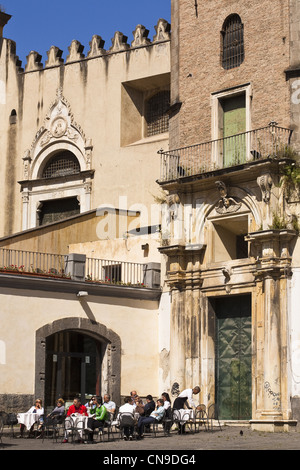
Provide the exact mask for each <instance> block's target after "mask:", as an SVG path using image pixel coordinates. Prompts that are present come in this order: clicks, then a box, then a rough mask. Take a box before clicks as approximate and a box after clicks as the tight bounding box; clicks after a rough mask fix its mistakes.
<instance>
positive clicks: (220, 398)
mask: <svg viewBox="0 0 300 470" xmlns="http://www.w3.org/2000/svg"><path fill="white" fill-rule="evenodd" d="M215 312H216V397H217V403H218V406H219V413H220V418H221V419H250V418H251V391H252V380H251V362H252V351H251V298H250V296H237V297H230V298H223V299H220V300H216V302H215Z"/></svg>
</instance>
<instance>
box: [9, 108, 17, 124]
mask: <svg viewBox="0 0 300 470" xmlns="http://www.w3.org/2000/svg"><path fill="white" fill-rule="evenodd" d="M16 122H17V111H16V110H15V109H13V110H12V111H11V113H10V116H9V123H10V124H16Z"/></svg>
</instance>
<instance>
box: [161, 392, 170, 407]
mask: <svg viewBox="0 0 300 470" xmlns="http://www.w3.org/2000/svg"><path fill="white" fill-rule="evenodd" d="M161 397H162V399H163V401H164V409H165V410H167V409H168V408H170V406H171V399H170V395H169V394H168V393H167V392H164V393H162V394H161Z"/></svg>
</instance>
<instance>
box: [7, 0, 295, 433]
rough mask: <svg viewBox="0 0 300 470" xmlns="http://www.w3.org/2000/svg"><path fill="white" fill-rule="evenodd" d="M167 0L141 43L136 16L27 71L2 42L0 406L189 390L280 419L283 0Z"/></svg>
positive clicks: (288, 306) (291, 273)
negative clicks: (167, 9)
mask: <svg viewBox="0 0 300 470" xmlns="http://www.w3.org/2000/svg"><path fill="white" fill-rule="evenodd" d="M171 9H172V15H171V25H172V31H171V28H170V25H169V24H168V23H167V22H166V21H164V20H162V19H161V20H159V21H158V23H157V26H156V35H155V36H154V37H153V40H152V41H151V40H150V39H149V38H148V31H147V29H146V28H145V27H144V26H142V25H138V26H137V27H136V29H135V30H134V31H133V40H132V42H131V43H130V44H129V43H128V38H126V37H124V35H122V34H121V33H119V32H118V33H116V34H115V36H114V38H113V39H112V45H111V47H110V48H109V49H104V41H103V40H102V38H101V37H100V36H94V37H93V38H92V40H91V43H90V50H89V52H88V53H87V55H86V56H85V55H84V54H83V46H82V45H81V44H80V43H78V42H77V41H73V42H72V44H71V45H70V47H69V54H68V55H67V57H66V59H65V61H64V60H63V59H62V51H61V50H60V49H59V48H57V47H54V46H53V47H51V49H50V50H49V51H48V54H47V60H46V61H45V64H44V65H43V64H42V62H41V56H40V55H39V53H37V52H35V51H32V52H30V54H29V55H28V57H27V64H26V65H25V68H24V69H23V68H22V67H21V64H20V62H19V60H18V57H17V55H16V45H15V44H14V42H13V41H12V40H9V39H5V38H1V41H2V48H1V56H0V86H1V96H0V98H1V103H0V105H1V110H2V111H3V112H1V116H0V120H1V122H0V125H1V129H2V132H1V139H2V142H1V144H2V145H1V149H2V150H1V158H2V161H3V168H2V171H1V172H0V178H1V185H0V201H1V213H2V214H3V215H2V217H1V227H0V233H1V239H0V255H1V256H2V258H0V286H1V288H0V296H1V299H0V300H1V303H0V304H1V323H2V324H3V325H4V328H3V329H2V335H3V336H2V337H1V338H0V340H1V343H0V344H1V350H0V352H1V354H0V367H1V369H2V374H1V377H3V386H2V387H3V388H2V390H0V402H1V405H2V406H4V403H8V402H9V404H10V405H9V406H10V408H11V409H13V406H14V405H13V403H16V402H17V403H19V405H20V406H21V404H22V406H25V404H27V403H28V404H31V400H32V399H33V397H34V396H39V397H42V398H43V400H45V402H46V404H47V405H48V406H50V405H53V403H54V402H55V400H56V398H57V396H58V395H59V394H62V395H63V396H64V397H65V399H67V401H68V400H72V399H73V395H74V394H75V393H76V394H80V395H81V397H82V399H86V398H87V397H88V396H89V395H90V394H94V393H99V394H102V395H103V393H107V392H108V393H110V394H111V395H112V396H113V398H114V401H116V402H119V403H120V400H121V397H122V396H124V395H127V394H128V393H129V392H130V390H131V389H137V391H138V393H139V394H140V395H141V396H146V395H147V394H148V393H151V394H152V395H153V396H160V394H161V393H162V392H163V391H167V392H169V393H170V395H171V397H172V398H173V397H174V396H176V393H177V392H178V390H180V389H184V388H189V387H191V386H195V385H200V387H201V392H200V394H199V403H203V404H205V406H206V407H207V408H208V407H209V406H210V405H211V404H216V405H217V408H218V412H219V418H220V419H221V420H222V421H224V422H232V421H241V422H246V423H248V424H250V425H251V427H252V428H253V429H258V430H267V431H290V430H293V429H295V427H296V426H297V422H298V419H299V416H300V401H299V397H300V387H299V377H300V361H299V346H300V343H299V341H300V322H299V318H298V317H299V315H298V311H299V306H298V295H297V292H298V289H299V287H300V246H299V215H300V189H299V182H300V176H299V175H300V171H299V165H298V153H299V150H300V140H299V123H300V113H299V103H300V100H299V96H300V67H299V57H300V41H299V24H300V10H299V6H298V2H297V1H296V0H289V1H285V2H282V1H281V0H272V1H271V0H263V1H258V0H254V1H253V2H251V5H249V2H246V1H244V0H243V1H241V0H233V1H231V2H222V1H221V0H213V1H210V2H205V1H201V0H196V1H194V0H172V1H171ZM0 18H1V24H2V25H3V26H5V22H6V21H8V20H9V19H10V18H9V15H6V14H4V13H0ZM39 255H40V256H39ZM49 263H50V264H49ZM8 268H11V269H8ZM11 322H13V324H14V328H13V331H12V329H11V327H10V325H11ZM16 325H19V326H20V328H17V327H16ZM16 335H17V336H16ZM16 344H17V345H18V346H17V347H16ZM23 351H26V354H25V355H24V354H23ZM20 352H22V354H20ZM12 368H13V369H14V374H13V375H12V374H11V370H12ZM18 371H20V373H19V372H18ZM21 371H22V373H21ZM20 406H19V407H20Z"/></svg>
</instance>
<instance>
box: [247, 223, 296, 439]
mask: <svg viewBox="0 0 300 470" xmlns="http://www.w3.org/2000/svg"><path fill="white" fill-rule="evenodd" d="M294 236H295V232H294V231H292V230H266V231H261V232H255V233H252V234H249V238H248V239H249V240H251V241H252V243H253V245H254V248H255V251H256V254H257V261H256V268H257V269H256V272H255V278H256V285H257V296H256V312H255V318H254V325H253V328H254V337H255V342H254V345H253V348H254V357H255V367H254V377H255V387H254V391H255V396H254V397H253V419H252V420H251V425H252V428H253V429H257V430H264V431H278V430H288V429H289V428H290V427H291V426H293V425H294V424H295V423H294V422H292V421H291V420H290V419H289V417H290V404H289V397H288V369H287V365H288V358H287V339H288V335H289V331H288V322H287V316H288V302H287V279H288V278H289V277H290V275H291V268H290V266H291V258H290V254H289V242H290V241H291V239H292V238H294Z"/></svg>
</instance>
